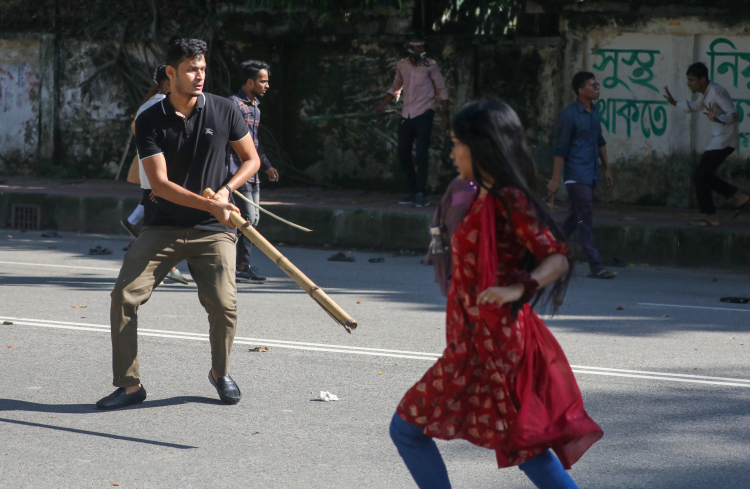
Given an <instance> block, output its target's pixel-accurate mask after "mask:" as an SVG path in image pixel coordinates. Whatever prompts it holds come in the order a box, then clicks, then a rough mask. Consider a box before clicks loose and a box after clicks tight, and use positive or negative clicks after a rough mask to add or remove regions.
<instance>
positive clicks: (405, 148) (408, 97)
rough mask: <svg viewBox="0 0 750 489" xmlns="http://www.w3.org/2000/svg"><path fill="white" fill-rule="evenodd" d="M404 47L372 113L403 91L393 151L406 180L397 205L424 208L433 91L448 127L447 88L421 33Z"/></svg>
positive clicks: (433, 112)
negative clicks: (405, 192)
mask: <svg viewBox="0 0 750 489" xmlns="http://www.w3.org/2000/svg"><path fill="white" fill-rule="evenodd" d="M406 50H407V52H408V53H409V56H408V57H407V58H404V59H402V60H401V61H399V62H398V63H397V64H396V77H395V78H394V80H393V86H392V87H391V89H390V90H388V92H387V94H386V96H385V98H384V99H383V101H382V102H381V103H380V105H378V106H377V108H376V109H375V112H376V113H377V112H382V111H383V110H385V108H386V106H387V105H388V104H389V103H391V102H392V101H393V100H398V99H399V97H400V96H401V94H402V93H403V95H404V100H403V110H402V113H401V123H400V124H399V126H398V150H397V151H398V161H399V163H400V164H401V169H402V170H403V171H404V173H406V178H407V180H408V183H409V195H407V196H406V197H405V198H403V199H402V200H401V201H399V204H408V205H413V206H415V207H425V206H428V205H430V201H429V200H428V199H427V170H428V168H429V162H430V134H431V133H432V121H433V119H434V118H435V108H434V107H435V93H436V92H437V95H438V96H439V97H440V101H441V103H442V109H443V111H442V113H441V116H442V118H443V123H444V124H445V126H446V127H448V125H449V120H448V117H449V112H448V90H447V89H446V88H445V81H444V80H443V76H442V75H441V74H440V69H439V68H438V65H437V63H436V62H435V60H433V59H430V58H428V57H427V53H426V52H425V41H424V39H423V38H422V37H421V36H419V35H417V34H414V35H413V36H411V37H410V38H409V39H408V41H407V44H406ZM415 143H416V161H412V147H413V146H414V145H415ZM415 166H416V169H415Z"/></svg>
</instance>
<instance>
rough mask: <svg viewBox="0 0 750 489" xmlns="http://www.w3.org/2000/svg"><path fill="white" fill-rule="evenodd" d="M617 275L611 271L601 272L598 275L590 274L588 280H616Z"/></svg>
mask: <svg viewBox="0 0 750 489" xmlns="http://www.w3.org/2000/svg"><path fill="white" fill-rule="evenodd" d="M616 276H617V274H616V273H615V272H610V271H609V270H604V269H603V270H599V271H598V272H596V273H589V274H588V275H587V277H588V278H599V279H603V280H609V279H612V278H615V277H616Z"/></svg>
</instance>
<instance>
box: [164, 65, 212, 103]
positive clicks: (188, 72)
mask: <svg viewBox="0 0 750 489" xmlns="http://www.w3.org/2000/svg"><path fill="white" fill-rule="evenodd" d="M167 76H169V81H170V82H171V87H170V88H171V89H172V91H173V92H175V93H178V94H180V95H184V96H188V97H197V96H198V95H200V94H201V92H203V85H204V83H205V82H206V59H205V58H204V57H203V55H200V56H197V57H196V58H194V59H189V58H183V59H182V61H181V62H180V65H179V66H178V67H177V70H175V69H174V68H173V67H171V66H167Z"/></svg>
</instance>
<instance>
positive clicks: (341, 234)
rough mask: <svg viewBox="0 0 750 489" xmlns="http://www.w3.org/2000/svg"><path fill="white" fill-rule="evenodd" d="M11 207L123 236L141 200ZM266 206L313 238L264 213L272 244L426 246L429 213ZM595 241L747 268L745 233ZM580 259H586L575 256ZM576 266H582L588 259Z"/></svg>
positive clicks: (656, 234)
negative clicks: (31, 208) (122, 221)
mask: <svg viewBox="0 0 750 489" xmlns="http://www.w3.org/2000/svg"><path fill="white" fill-rule="evenodd" d="M14 204H31V205H38V206H40V209H41V223H42V227H43V228H44V229H55V230H57V231H68V232H80V233H96V234H125V231H124V229H123V228H122V227H121V226H120V224H119V221H120V219H121V218H122V217H123V216H126V215H127V214H128V213H129V212H131V210H132V209H134V208H135V206H136V205H137V204H138V199H136V198H106V197H80V198H79V197H68V196H59V195H55V196H50V195H45V194H31V193H28V194H24V193H13V194H11V193H5V194H1V195H0V226H2V227H6V228H8V227H10V225H11V222H10V220H11V208H12V206H13V205H14ZM264 207H265V208H266V209H268V210H269V211H271V212H274V213H276V214H278V215H280V216H283V217H284V218H285V219H289V220H290V221H292V222H298V223H304V224H305V226H307V227H309V228H310V229H313V232H312V233H305V232H303V231H299V230H296V229H294V228H292V227H290V226H287V225H285V224H282V223H281V222H279V221H276V220H274V219H272V218H270V217H268V216H265V215H264V216H263V217H261V221H260V224H259V226H258V230H259V231H260V232H261V233H262V234H263V235H264V236H265V237H266V238H267V239H268V240H269V241H271V242H272V243H275V244H280V243H284V244H286V245H303V246H332V247H335V248H344V249H346V248H367V249H373V248H374V249H391V250H395V249H402V248H407V249H411V250H415V251H420V252H422V251H425V250H426V248H427V246H428V244H429V237H428V231H427V230H428V228H429V225H430V216H429V215H427V214H407V213H400V212H393V211H375V210H337V209H331V208H324V207H305V206H288V205H265V206H264ZM594 239H595V242H596V245H597V247H598V248H599V251H600V252H601V255H602V256H603V257H604V258H605V259H607V260H608V259H611V258H617V259H619V260H621V261H625V262H628V263H638V264H641V263H648V264H651V265H667V266H682V267H715V268H725V269H734V270H739V269H744V268H747V267H750V251H748V250H750V235H748V234H747V233H744V232H739V231H728V230H715V229H711V230H707V229H701V228H679V227H658V226H651V225H634V224H623V225H620V224H616V223H615V224H613V223H606V224H597V225H596V227H595V228H594ZM707 250H708V251H707ZM578 255H579V256H578V258H579V259H581V260H584V257H583V256H582V255H581V254H580V253H578ZM580 266H583V267H585V266H586V265H585V260H584V263H581V264H580Z"/></svg>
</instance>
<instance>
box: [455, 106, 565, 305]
mask: <svg viewBox="0 0 750 489" xmlns="http://www.w3.org/2000/svg"><path fill="white" fill-rule="evenodd" d="M451 128H452V129H453V134H454V135H455V137H456V139H458V140H459V141H460V142H461V143H463V144H465V145H466V146H468V147H469V151H470V152H471V166H472V170H473V171H474V179H475V180H476V182H477V184H478V185H479V187H480V188H481V187H484V188H486V189H487V190H488V191H489V192H490V193H491V194H492V195H494V196H495V197H497V198H498V199H500V201H501V202H503V207H504V208H505V211H506V213H507V215H508V220H509V221H510V209H511V208H510V206H509V205H506V202H504V199H503V197H502V195H501V194H500V189H501V188H502V187H507V186H511V187H515V188H517V189H518V190H520V191H521V192H523V193H524V194H525V195H526V198H527V199H528V201H529V203H530V204H531V206H532V207H533V208H534V211H535V212H536V215H537V218H538V219H539V222H540V224H542V225H543V226H546V227H548V228H549V229H550V231H551V232H552V234H553V235H554V237H555V239H557V241H559V242H565V236H564V234H563V232H562V230H561V229H560V227H559V226H558V225H557V223H556V222H555V220H554V218H553V217H552V215H551V214H550V212H549V211H548V210H547V207H546V206H545V205H544V204H543V203H542V202H541V201H540V200H539V198H538V197H537V196H536V193H535V190H536V181H537V179H536V166H535V165H534V158H533V157H532V156H531V151H530V150H529V146H528V144H527V143H526V136H525V135H524V129H523V125H522V124H521V121H520V119H519V118H518V115H517V114H516V113H515V111H514V110H513V109H511V108H510V106H508V104H506V103H505V102H500V101H499V100H476V101H474V102H469V103H468V104H466V105H464V106H463V107H462V108H461V110H459V111H458V112H456V114H455V115H454V116H453V120H452V121H451ZM483 174H486V175H489V176H491V177H492V179H493V180H494V182H493V183H492V185H491V186H490V185H489V184H488V183H487V182H485V181H483V179H482V175H483ZM568 263H569V269H568V273H566V274H565V275H563V276H562V277H560V278H559V279H558V280H557V281H555V283H554V284H552V285H550V286H549V287H547V288H545V289H544V290H541V291H540V292H539V293H537V295H536V297H535V298H534V301H533V303H532V305H536V304H537V303H541V305H542V307H543V308H544V307H545V306H549V307H550V308H551V312H552V314H555V313H556V312H557V309H558V306H559V304H560V303H561V301H562V298H563V296H564V295H565V291H566V289H567V288H568V283H569V282H570V278H571V277H572V275H573V260H572V259H569V260H568ZM536 267H537V263H536V259H535V257H534V255H533V254H532V253H531V252H528V251H527V253H526V259H525V260H524V263H523V268H524V270H526V271H527V272H531V271H532V270H533V269H534V268H536ZM540 301H541V302H540Z"/></svg>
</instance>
